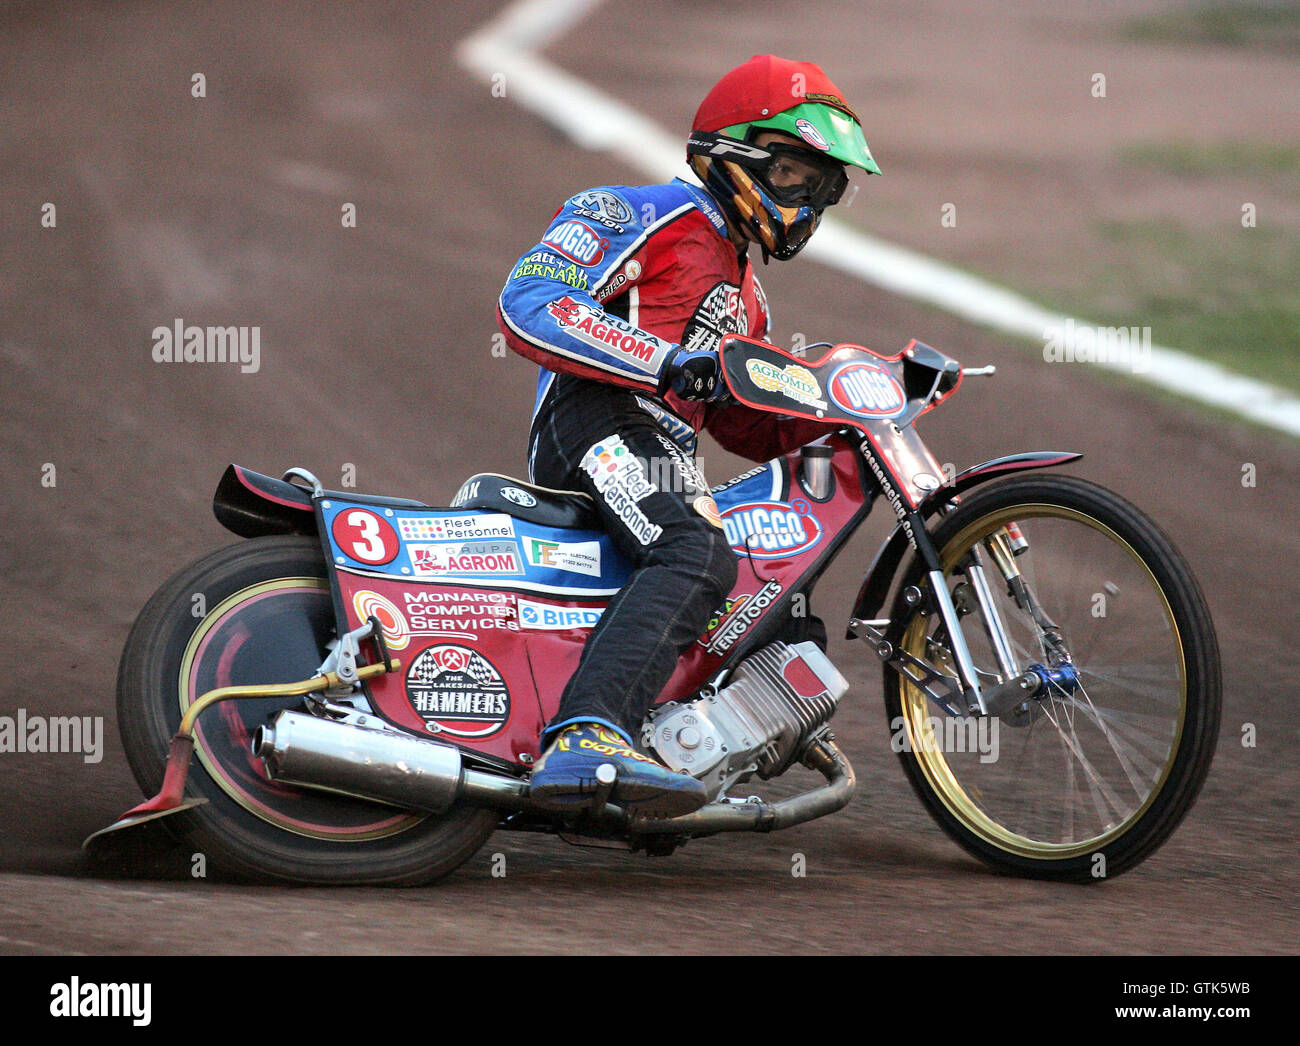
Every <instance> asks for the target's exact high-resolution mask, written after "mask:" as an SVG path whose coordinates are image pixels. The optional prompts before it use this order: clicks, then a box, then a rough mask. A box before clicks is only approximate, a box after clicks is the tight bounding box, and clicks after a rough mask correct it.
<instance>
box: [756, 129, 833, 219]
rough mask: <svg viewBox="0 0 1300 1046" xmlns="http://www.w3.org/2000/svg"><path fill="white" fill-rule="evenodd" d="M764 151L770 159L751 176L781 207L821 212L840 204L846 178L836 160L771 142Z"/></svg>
mask: <svg viewBox="0 0 1300 1046" xmlns="http://www.w3.org/2000/svg"><path fill="white" fill-rule="evenodd" d="M764 148H766V149H767V151H768V152H769V153H771V155H772V158H771V159H770V160H768V161H767V163H766V164H765V165H763V166H762V167H761V168H758V169H755V170H754V174H755V175H756V176H757V177H758V180H759V181H760V182H762V183H763V188H764V189H766V190H767V192H768V195H769V196H771V197H772V199H774V200H775V201H776V202H777V203H779V204H780V205H781V206H782V207H800V206H807V207H811V208H812V209H813V210H815V211H823V210H825V209H826V208H827V207H829V206H831V205H832V204H836V203H839V202H840V197H841V196H843V195H844V189H845V187H846V186H847V185H848V184H849V176H848V175H847V174H845V173H844V165H843V164H842V163H840V162H839V161H838V160H834V159H832V158H831V157H829V156H822V155H821V154H820V153H815V152H811V151H810V150H808V149H801V148H799V146H797V145H784V144H782V143H778V142H773V143H772V144H770V145H767V146H765V147H764Z"/></svg>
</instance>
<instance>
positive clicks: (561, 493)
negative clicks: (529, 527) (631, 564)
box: [451, 472, 603, 530]
mask: <svg viewBox="0 0 1300 1046" xmlns="http://www.w3.org/2000/svg"><path fill="white" fill-rule="evenodd" d="M451 507H452V508H473V509H481V510H484V511H488V512H504V513H506V514H507V515H510V516H514V517H515V518H517V519H523V520H527V521H528V522H529V523H536V524H538V525H539V526H543V527H555V528H557V529H561V530H601V529H603V526H602V524H601V522H600V517H599V516H598V515H596V509H595V503H594V502H593V501H592V499H591V497H590V495H588V494H584V493H582V491H580V490H552V489H551V488H550V487H539V486H538V485H537V484H535V483H525V482H524V481H523V480H520V479H513V478H512V477H510V476H501V475H498V474H497V473H495V472H480V473H478V475H475V476H470V478H469V479H467V480H465V482H464V483H462V484H461V485H460V489H459V490H458V491H456V496H455V497H454V498H452V499H451Z"/></svg>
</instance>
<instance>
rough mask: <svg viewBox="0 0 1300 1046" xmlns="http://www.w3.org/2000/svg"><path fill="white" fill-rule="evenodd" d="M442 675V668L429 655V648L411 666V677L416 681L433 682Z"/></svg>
mask: <svg viewBox="0 0 1300 1046" xmlns="http://www.w3.org/2000/svg"><path fill="white" fill-rule="evenodd" d="M440 675H442V669H441V668H439V667H438V665H437V663H436V662H435V661H434V660H433V658H432V657H430V656H429V652H428V651H427V650H426V651H425V652H424V653H422V654H421V655H420V656H419V657H417V658H416V659H415V664H413V665H412V666H411V675H410V679H411V680H412V681H413V682H416V683H432V682H433V681H434V680H435V679H437V678H438V677H439V676H440Z"/></svg>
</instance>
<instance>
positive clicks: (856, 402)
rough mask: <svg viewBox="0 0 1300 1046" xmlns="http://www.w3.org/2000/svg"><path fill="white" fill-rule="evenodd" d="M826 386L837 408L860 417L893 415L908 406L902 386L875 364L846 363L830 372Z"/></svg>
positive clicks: (858, 361) (890, 416) (888, 416)
mask: <svg viewBox="0 0 1300 1046" xmlns="http://www.w3.org/2000/svg"><path fill="white" fill-rule="evenodd" d="M826 387H827V388H828V389H829V390H830V396H831V400H832V401H833V402H834V403H835V405H836V406H837V407H839V408H840V409H841V410H843V411H844V412H846V413H848V414H852V415H854V416H856V417H859V418H892V417H895V416H896V415H898V414H901V413H902V412H903V408H904V407H906V406H907V397H906V396H905V395H904V394H903V387H902V386H901V385H899V384H898V382H897V381H896V380H895V378H894V376H893V375H892V374H890V373H889V371H888V370H886V369H885V368H884V367H882V366H880V365H878V364H875V363H865V362H863V361H861V360H855V361H854V362H852V363H846V364H845V365H844V366H842V367H840V368H839V370H837V371H836V372H835V373H834V374H832V375H831V377H830V380H829V381H828V382H827V383H826Z"/></svg>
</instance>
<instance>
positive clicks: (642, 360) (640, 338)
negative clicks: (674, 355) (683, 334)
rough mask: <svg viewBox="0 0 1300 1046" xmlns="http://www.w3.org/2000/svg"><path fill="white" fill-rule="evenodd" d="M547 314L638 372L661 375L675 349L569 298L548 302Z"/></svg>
mask: <svg viewBox="0 0 1300 1046" xmlns="http://www.w3.org/2000/svg"><path fill="white" fill-rule="evenodd" d="M546 310H547V311H548V312H549V313H550V314H551V315H552V316H553V317H554V318H555V319H556V320H557V321H558V322H559V324H560V326H561V327H562V328H564V330H565V331H567V332H568V333H569V334H571V335H573V337H575V338H577V339H578V340H579V341H585V342H586V343H587V344H588V345H592V346H594V347H595V348H598V349H600V350H601V351H602V352H613V353H615V354H618V355H620V356H622V357H623V358H624V359H626V360H627V362H628V363H629V364H631V365H632V366H633V367H636V368H637V370H643V371H645V372H646V373H647V374H658V373H659V369H660V367H661V366H662V365H663V362H664V359H665V358H666V357H667V355H668V353H669V351H670V350H671V349H672V345H671V344H670V343H669V342H666V341H664V340H663V339H662V338H657V337H655V336H654V335H653V334H650V333H648V332H647V331H643V330H640V329H639V328H637V327H634V326H633V325H632V324H630V323H628V322H626V321H625V320H621V319H619V318H618V317H617V316H611V315H609V314H608V313H606V312H602V311H601V310H599V309H597V308H595V307H593V306H591V305H589V304H587V303H586V302H580V301H576V300H575V299H573V298H571V297H569V296H568V295H567V294H566V295H565V296H564V297H563V298H557V299H556V300H555V301H552V302H548V303H547V306H546Z"/></svg>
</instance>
